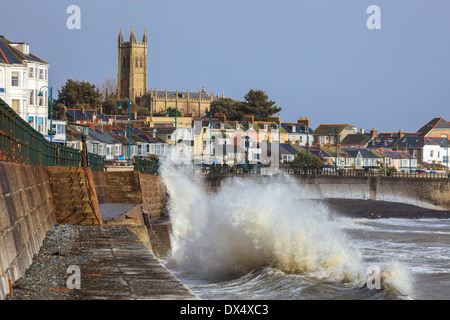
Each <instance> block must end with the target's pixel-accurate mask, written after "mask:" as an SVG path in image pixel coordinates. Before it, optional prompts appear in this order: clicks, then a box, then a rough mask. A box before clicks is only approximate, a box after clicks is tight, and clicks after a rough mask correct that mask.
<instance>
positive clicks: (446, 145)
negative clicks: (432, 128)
mask: <svg viewBox="0 0 450 320" xmlns="http://www.w3.org/2000/svg"><path fill="white" fill-rule="evenodd" d="M442 142H443V141H442V139H441V143H442ZM445 147H446V149H447V155H446V160H447V164H446V168H445V172H446V173H447V174H448V164H449V161H448V160H449V159H448V136H447V137H446V138H445Z"/></svg>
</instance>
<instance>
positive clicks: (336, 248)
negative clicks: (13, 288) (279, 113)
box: [161, 165, 411, 297]
mask: <svg viewBox="0 0 450 320" xmlns="http://www.w3.org/2000/svg"><path fill="white" fill-rule="evenodd" d="M161 177H162V179H163V182H164V184H165V185H166V188H167V192H168V195H169V204H168V205H169V212H170V217H171V221H172V230H173V233H172V235H171V241H172V251H171V254H170V256H169V258H168V259H167V264H168V265H169V266H170V267H172V268H176V269H177V270H182V271H183V272H185V273H190V274H192V275H196V277H198V278H202V279H207V280H208V281H210V282H212V283H217V282H220V281H230V280H231V281H233V280H235V279H239V278H241V279H248V278H249V277H250V278H251V279H253V276H250V275H254V274H259V273H260V272H263V274H264V275H265V276H267V270H278V271H279V272H281V273H282V274H284V275H287V276H288V277H295V276H307V277H308V278H309V279H311V281H322V282H323V281H326V282H327V283H328V282H330V281H331V282H333V283H341V284H342V283H345V284H346V286H350V287H352V288H357V290H362V291H358V292H360V294H361V296H362V297H364V296H365V295H367V294H369V295H370V294H374V293H373V290H372V291H370V292H369V293H367V292H368V291H367V290H366V289H365V282H366V279H367V266H366V265H364V262H363V258H362V255H361V252H359V251H358V250H357V248H355V246H354V245H353V244H352V242H351V240H350V239H349V238H347V236H346V234H345V231H344V228H342V221H344V220H339V219H335V216H334V214H333V212H330V210H329V209H328V208H327V207H326V205H325V204H320V203H319V202H317V201H311V200H310V197H309V196H308V194H306V192H305V190H304V189H303V188H302V186H301V185H300V184H298V183H296V182H295V181H294V180H292V178H291V177H289V176H284V175H275V176H272V177H271V179H270V183H267V181H268V180H265V183H261V181H259V180H257V179H251V178H245V177H244V178H233V179H227V180H224V181H225V182H224V181H222V183H221V188H220V190H219V191H217V192H207V190H206V189H205V185H204V184H203V182H202V181H200V179H198V176H189V175H186V174H182V173H180V172H178V171H177V170H174V169H173V168H171V167H170V166H168V165H163V167H162V170H161ZM261 270H265V271H261ZM405 277H408V275H407V272H406V270H405V269H404V268H402V267H401V266H399V265H398V264H395V263H390V264H388V265H387V266H385V267H383V269H382V272H381V281H382V286H383V289H384V290H383V291H384V293H385V294H388V295H390V294H393V295H394V296H396V297H398V296H404V295H406V296H407V295H408V294H409V291H410V289H411V288H410V287H409V286H408V283H409V280H408V281H405V279H404V278H405ZM273 279H278V278H277V277H273ZM252 281H253V280H252Z"/></svg>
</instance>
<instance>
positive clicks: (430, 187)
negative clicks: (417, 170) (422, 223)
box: [204, 175, 450, 210]
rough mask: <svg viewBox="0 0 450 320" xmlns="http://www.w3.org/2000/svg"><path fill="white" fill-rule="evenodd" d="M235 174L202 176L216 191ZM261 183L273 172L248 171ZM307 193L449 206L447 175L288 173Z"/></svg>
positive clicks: (209, 189) (441, 207) (208, 187)
mask: <svg viewBox="0 0 450 320" xmlns="http://www.w3.org/2000/svg"><path fill="white" fill-rule="evenodd" d="M235 178H238V177H237V176H205V177H204V181H205V189H206V192H215V191H217V190H219V189H220V187H221V185H222V184H223V183H224V182H226V181H227V180H228V179H235ZM242 178H243V179H255V180H258V181H259V182H260V183H264V180H267V181H268V180H270V179H273V177H272V176H264V175H251V176H248V175H247V176H243V177H242ZM291 178H292V179H295V180H296V181H298V183H300V184H301V185H302V186H303V187H304V189H305V191H306V193H307V194H308V195H309V196H310V197H312V198H318V199H329V198H334V199H360V200H376V201H388V202H396V203H404V204H410V205H415V206H419V207H423V208H427V209H434V210H450V179H447V178H442V179H440V178H439V179H438V178H397V177H377V176H360V177H359V176H354V177H353V176H350V177H349V176H328V175H308V176H304V175H296V176H291Z"/></svg>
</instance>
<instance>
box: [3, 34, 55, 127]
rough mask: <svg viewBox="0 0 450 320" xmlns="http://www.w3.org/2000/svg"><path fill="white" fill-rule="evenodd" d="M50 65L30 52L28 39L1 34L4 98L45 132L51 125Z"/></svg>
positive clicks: (28, 120)
mask: <svg viewBox="0 0 450 320" xmlns="http://www.w3.org/2000/svg"><path fill="white" fill-rule="evenodd" d="M49 66H50V64H49V63H48V62H46V61H44V60H42V59H40V58H38V57H37V56H35V55H34V54H32V53H31V52H30V45H29V44H28V43H25V42H12V41H9V40H8V39H6V38H5V37H3V36H0V98H1V99H2V100H4V101H5V102H6V103H7V104H8V105H9V106H10V107H11V108H12V109H13V110H14V111H15V112H16V113H17V114H18V115H20V116H21V117H22V119H24V120H25V121H27V122H28V123H29V124H30V125H31V126H32V127H33V128H34V129H36V130H37V131H39V132H40V133H42V134H43V135H48V133H49V129H50V120H49V119H48V107H49V105H48V100H49V94H50V93H49V89H48V69H49ZM39 92H41V93H42V94H41V95H39Z"/></svg>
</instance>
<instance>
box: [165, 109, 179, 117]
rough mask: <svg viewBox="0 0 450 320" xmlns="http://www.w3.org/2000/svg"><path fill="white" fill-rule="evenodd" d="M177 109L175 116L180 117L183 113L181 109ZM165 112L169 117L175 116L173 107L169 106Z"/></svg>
mask: <svg viewBox="0 0 450 320" xmlns="http://www.w3.org/2000/svg"><path fill="white" fill-rule="evenodd" d="M176 110H177V117H182V116H183V113H182V112H181V110H178V109H176ZM167 114H168V115H169V117H175V108H172V107H169V108H167Z"/></svg>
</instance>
